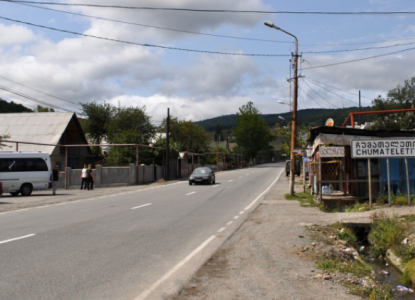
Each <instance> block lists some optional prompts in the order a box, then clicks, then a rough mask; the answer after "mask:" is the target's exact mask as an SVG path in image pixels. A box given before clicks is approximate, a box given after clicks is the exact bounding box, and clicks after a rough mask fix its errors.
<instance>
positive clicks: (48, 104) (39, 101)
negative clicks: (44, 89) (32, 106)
mask: <svg viewBox="0 0 415 300" xmlns="http://www.w3.org/2000/svg"><path fill="white" fill-rule="evenodd" d="M0 90H4V91H6V92H9V93H11V94H15V95H17V96H20V97H23V98H26V99H29V100H32V101H34V102H37V103H40V104H43V105H46V106H48V107H52V108H56V109H59V110H65V111H67V112H73V111H70V110H68V109H66V108H62V107H59V106H57V105H53V104H50V103H47V102H44V101H41V100H39V99H36V98H34V97H31V96H28V95H25V94H23V93H20V92H16V91H13V90H11V89H9V88H7V87H5V86H2V85H0Z"/></svg>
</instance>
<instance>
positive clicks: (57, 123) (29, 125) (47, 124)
mask: <svg viewBox="0 0 415 300" xmlns="http://www.w3.org/2000/svg"><path fill="white" fill-rule="evenodd" d="M73 115H74V113H70V112H68V113H61V112H44V113H16V114H0V135H5V134H8V135H10V138H9V139H10V140H14V141H22V142H30V143H43V144H58V143H59V140H60V138H61V136H62V134H63V133H64V131H65V129H66V127H67V126H68V124H69V122H70V121H71V119H72V116H73ZM11 146H12V149H13V150H14V145H11ZM54 149H55V147H52V146H42V145H25V144H19V151H30V152H32V151H35V152H38V151H41V152H45V153H49V154H52V152H53V150H54ZM10 150H11V149H10V148H9V147H3V149H0V151H10Z"/></svg>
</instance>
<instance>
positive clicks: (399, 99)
mask: <svg viewBox="0 0 415 300" xmlns="http://www.w3.org/2000/svg"><path fill="white" fill-rule="evenodd" d="M414 104H415V77H412V78H411V79H410V80H405V83H404V85H403V86H401V85H398V86H397V87H396V88H394V89H392V90H390V91H389V93H388V95H387V98H386V99H384V98H382V97H381V96H379V97H378V98H376V99H374V100H373V101H372V110H374V111H377V110H390V109H405V108H412V105H414ZM371 119H372V121H373V122H374V124H373V125H372V127H371V129H373V130H377V129H386V130H412V129H413V128H414V127H415V117H414V115H413V113H412V112H407V113H399V114H380V115H372V116H371Z"/></svg>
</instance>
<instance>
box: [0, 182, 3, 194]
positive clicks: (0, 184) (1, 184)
mask: <svg viewBox="0 0 415 300" xmlns="http://www.w3.org/2000/svg"><path fill="white" fill-rule="evenodd" d="M1 195H3V182H1V181H0V196H1Z"/></svg>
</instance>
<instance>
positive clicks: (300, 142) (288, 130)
mask: <svg viewBox="0 0 415 300" xmlns="http://www.w3.org/2000/svg"><path fill="white" fill-rule="evenodd" d="M309 129H310V128H309V127H308V126H306V125H305V124H303V125H302V126H300V127H299V128H297V138H296V140H295V145H296V147H297V148H305V147H306V144H307V139H306V138H305V137H307V135H308V131H309ZM275 130H276V132H277V136H279V137H281V139H282V142H281V150H282V152H283V153H284V154H285V155H286V156H287V157H288V158H289V157H290V151H291V135H292V127H291V123H288V124H287V126H285V127H283V126H281V125H280V124H279V123H277V124H275ZM303 137H304V138H303Z"/></svg>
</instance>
